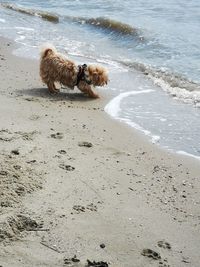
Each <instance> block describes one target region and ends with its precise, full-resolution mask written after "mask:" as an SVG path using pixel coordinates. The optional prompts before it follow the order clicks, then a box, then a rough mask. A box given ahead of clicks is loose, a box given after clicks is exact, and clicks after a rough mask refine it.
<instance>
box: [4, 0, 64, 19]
mask: <svg viewBox="0 0 200 267" xmlns="http://www.w3.org/2000/svg"><path fill="white" fill-rule="evenodd" d="M1 6H2V7H4V8H7V9H11V10H13V11H16V12H20V13H23V14H26V15H30V16H36V17H40V18H42V19H44V20H47V21H50V22H54V23H57V22H59V16H58V15H56V14H52V13H49V12H46V11H37V10H34V9H27V8H23V7H18V6H15V5H12V4H8V3H2V4H1Z"/></svg>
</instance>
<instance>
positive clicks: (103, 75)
mask: <svg viewBox="0 0 200 267" xmlns="http://www.w3.org/2000/svg"><path fill="white" fill-rule="evenodd" d="M85 78H86V81H87V82H90V83H91V84H93V85H94V86H104V85H106V84H107V83H108V74H107V71H106V69H105V68H104V67H101V66H94V65H90V66H88V68H87V70H86V71H85Z"/></svg>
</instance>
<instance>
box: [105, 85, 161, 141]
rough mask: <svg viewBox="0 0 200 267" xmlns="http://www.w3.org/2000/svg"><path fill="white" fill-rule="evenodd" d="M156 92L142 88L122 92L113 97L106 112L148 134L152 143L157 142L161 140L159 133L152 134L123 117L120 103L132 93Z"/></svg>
mask: <svg viewBox="0 0 200 267" xmlns="http://www.w3.org/2000/svg"><path fill="white" fill-rule="evenodd" d="M151 92H154V90H151V89H149V90H141V91H131V92H124V93H121V94H120V95H118V96H116V97H115V98H113V99H112V100H111V101H110V102H109V103H108V104H107V105H106V106H105V108H104V110H105V112H107V113H108V114H109V115H110V116H111V117H114V118H115V119H118V120H119V121H122V122H124V123H126V124H128V125H129V126H131V127H133V128H135V129H136V130H139V131H141V132H143V133H144V134H145V135H146V136H149V137H150V138H151V141H152V143H157V142H158V141H159V140H160V136H157V135H152V133H151V132H150V131H148V130H145V129H144V128H142V127H141V126H140V125H139V124H137V123H135V122H133V121H131V120H130V119H128V118H122V117H120V115H119V113H120V111H121V107H120V104H121V102H122V100H123V99H124V98H126V97H129V96H131V95H138V94H147V93H151Z"/></svg>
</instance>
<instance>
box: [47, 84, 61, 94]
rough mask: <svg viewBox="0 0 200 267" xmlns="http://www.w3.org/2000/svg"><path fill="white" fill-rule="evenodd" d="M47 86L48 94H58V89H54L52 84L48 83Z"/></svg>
mask: <svg viewBox="0 0 200 267" xmlns="http://www.w3.org/2000/svg"><path fill="white" fill-rule="evenodd" d="M47 86H48V89H49V92H50V93H52V94H55V93H58V92H59V89H56V87H55V84H54V82H48V83H47Z"/></svg>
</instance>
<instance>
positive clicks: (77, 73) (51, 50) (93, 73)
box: [40, 45, 108, 98]
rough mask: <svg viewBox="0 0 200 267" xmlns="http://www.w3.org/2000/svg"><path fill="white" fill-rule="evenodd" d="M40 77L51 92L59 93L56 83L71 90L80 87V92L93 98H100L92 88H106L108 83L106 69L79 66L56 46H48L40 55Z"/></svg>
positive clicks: (93, 66)
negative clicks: (59, 51)
mask: <svg viewBox="0 0 200 267" xmlns="http://www.w3.org/2000/svg"><path fill="white" fill-rule="evenodd" d="M40 76H41V79H42V81H43V82H44V83H45V84H46V85H47V87H48V89H49V92H51V93H57V92H59V90H58V89H56V86H55V82H59V83H60V84H61V85H64V86H67V87H68V88H70V89H74V87H75V86H77V87H78V89H79V90H80V91H82V92H83V93H86V94H87V95H88V96H90V97H92V98H98V97H99V96H98V94H96V93H94V92H93V90H92V88H94V87H95V86H104V85H106V84H107V82H108V75H107V71H106V69H105V68H103V67H101V66H95V65H89V66H87V65H85V64H84V65H83V66H77V65H76V64H75V63H74V62H73V61H71V60H69V59H67V58H65V57H64V55H62V54H60V53H58V52H57V51H56V49H55V47H54V46H52V45H46V46H45V47H44V48H43V49H42V50H41V54H40Z"/></svg>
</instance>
